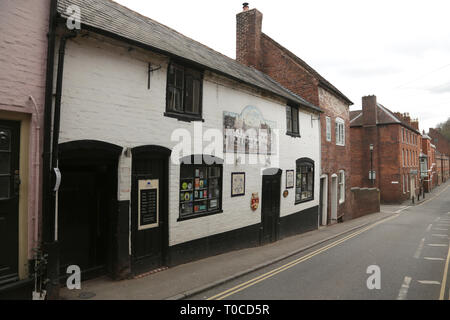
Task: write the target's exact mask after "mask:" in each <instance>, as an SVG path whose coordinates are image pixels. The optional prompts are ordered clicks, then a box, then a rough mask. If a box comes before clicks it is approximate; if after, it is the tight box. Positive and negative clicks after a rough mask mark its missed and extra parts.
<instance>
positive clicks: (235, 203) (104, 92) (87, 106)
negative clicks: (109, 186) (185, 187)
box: [60, 36, 320, 246]
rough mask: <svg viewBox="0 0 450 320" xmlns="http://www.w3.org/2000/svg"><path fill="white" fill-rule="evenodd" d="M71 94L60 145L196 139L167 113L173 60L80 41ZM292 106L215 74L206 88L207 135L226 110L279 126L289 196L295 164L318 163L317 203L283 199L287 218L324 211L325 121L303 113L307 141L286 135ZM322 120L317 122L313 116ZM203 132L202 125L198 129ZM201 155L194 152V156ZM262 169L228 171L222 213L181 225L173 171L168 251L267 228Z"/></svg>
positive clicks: (125, 163) (75, 44)
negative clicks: (261, 204) (257, 114)
mask: <svg viewBox="0 0 450 320" xmlns="http://www.w3.org/2000/svg"><path fill="white" fill-rule="evenodd" d="M66 50H67V51H66V62H65V71H64V89H63V98H62V109H61V133H60V142H61V143H63V142H68V141H73V140H82V139H90V140H100V141H105V142H109V143H113V144H116V145H119V146H121V147H124V148H134V147H137V146H142V145H160V146H163V147H166V148H169V149H173V147H174V146H175V145H177V143H178V142H177V141H171V134H172V132H173V131H174V130H176V129H180V128H182V129H186V130H188V131H189V132H190V133H191V134H192V135H193V133H194V125H195V124H194V123H186V122H181V121H178V120H177V119H173V118H168V117H165V116H164V112H165V109H166V108H165V106H166V75H167V65H168V62H169V60H168V58H165V57H162V56H158V55H155V54H151V53H148V52H144V51H142V50H140V49H134V50H132V51H128V47H127V46H122V45H121V44H119V43H116V42H113V41H110V40H108V41H106V40H104V38H101V37H98V36H89V37H84V38H82V37H78V38H76V39H75V40H71V41H69V42H68V44H67V49H66ZM149 62H151V63H152V65H154V66H159V65H161V69H160V70H158V71H156V72H154V73H152V76H151V89H150V90H148V88H147V81H148V73H147V69H148V63H149ZM285 103H286V102H285V101H282V100H280V99H275V98H267V97H262V96H261V95H260V94H259V93H258V92H257V91H256V90H252V89H249V88H245V86H243V85H242V84H237V83H234V82H232V81H230V80H227V79H224V78H222V77H219V76H217V75H214V74H211V73H209V72H206V73H205V78H204V83H203V119H204V120H205V122H204V123H203V124H202V126H203V132H205V131H206V130H208V129H220V130H222V128H223V111H229V112H235V113H240V112H241V111H242V110H243V109H244V108H245V107H246V106H249V105H251V106H254V107H257V108H258V109H259V110H260V111H261V112H262V114H263V116H264V118H265V119H267V120H270V121H275V122H276V123H277V128H278V129H280V132H281V134H280V144H279V145H280V155H281V156H280V165H279V167H280V168H281V169H282V170H283V175H282V181H281V185H282V190H281V193H282V192H283V191H284V190H285V185H286V177H285V170H295V164H296V163H295V161H296V160H297V159H299V158H303V157H308V158H311V159H313V160H314V161H315V188H314V190H315V192H314V193H315V195H314V200H313V201H310V202H306V203H302V204H299V205H295V204H294V202H295V194H294V190H295V189H289V196H288V197H287V198H283V197H281V216H287V215H290V214H293V213H297V212H299V211H302V210H305V209H308V208H311V207H314V206H318V204H319V183H320V180H319V170H318V169H319V168H320V149H319V143H320V135H319V134H320V132H319V128H318V125H319V124H318V121H312V122H311V114H310V113H307V112H303V111H302V112H300V114H299V122H300V133H301V136H302V137H301V138H292V137H290V136H287V135H286V134H285V132H286V110H285ZM314 117H315V118H317V115H315V116H314ZM197 125H198V123H197ZM193 151H194V150H193ZM131 163H132V160H131V158H127V157H125V156H122V157H121V159H120V162H119V182H118V183H119V194H118V199H119V200H130V192H131ZM262 168H263V166H262V165H247V164H240V165H235V164H233V165H226V164H224V168H223V202H222V209H223V213H221V214H217V215H212V216H209V217H202V218H197V219H193V220H187V221H182V222H178V221H177V220H178V218H179V211H178V210H179V177H180V167H179V165H176V164H173V163H172V162H171V163H170V164H169V192H170V194H169V245H171V246H173V245H176V244H179V243H183V242H187V241H190V240H195V239H199V238H203V237H206V236H209V235H212V234H217V233H222V232H226V231H230V230H234V229H238V228H242V227H245V226H249V225H254V224H257V223H259V222H260V221H261V209H260V208H259V209H258V210H257V211H255V212H253V211H252V210H251V208H250V200H251V196H252V193H256V192H257V193H258V194H259V196H260V197H261V188H262V184H261V183H262V176H261V169H262ZM232 172H246V194H245V196H243V197H237V198H231V173H232Z"/></svg>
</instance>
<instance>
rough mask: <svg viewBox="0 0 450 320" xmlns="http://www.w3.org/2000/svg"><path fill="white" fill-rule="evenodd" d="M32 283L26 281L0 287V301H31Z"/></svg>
mask: <svg viewBox="0 0 450 320" xmlns="http://www.w3.org/2000/svg"><path fill="white" fill-rule="evenodd" d="M33 290H34V281H33V280H32V279H26V280H21V281H17V282H14V283H11V284H8V285H5V286H2V287H0V300H31V299H32V293H33Z"/></svg>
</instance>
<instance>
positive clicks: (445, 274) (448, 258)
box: [439, 243, 450, 300]
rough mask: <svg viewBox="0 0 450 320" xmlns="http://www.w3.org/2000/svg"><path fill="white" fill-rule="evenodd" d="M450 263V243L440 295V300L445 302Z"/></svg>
mask: <svg viewBox="0 0 450 320" xmlns="http://www.w3.org/2000/svg"><path fill="white" fill-rule="evenodd" d="M449 263H450V243H449V249H448V255H447V261H446V262H445V269H444V275H443V276H442V283H441V293H440V294H439V300H444V297H445V288H446V287H447V273H448V267H449ZM448 299H449V300H450V293H449V298H448Z"/></svg>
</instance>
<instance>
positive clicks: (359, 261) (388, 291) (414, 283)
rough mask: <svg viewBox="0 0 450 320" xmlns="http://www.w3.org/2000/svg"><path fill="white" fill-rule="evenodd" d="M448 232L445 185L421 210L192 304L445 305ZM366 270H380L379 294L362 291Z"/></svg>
mask: <svg viewBox="0 0 450 320" xmlns="http://www.w3.org/2000/svg"><path fill="white" fill-rule="evenodd" d="M394 208H395V207H394ZM395 209H397V208H395ZM449 229H450V188H449V186H448V185H447V186H444V187H443V188H442V189H440V190H437V191H435V192H433V193H431V194H428V195H427V199H426V201H425V202H423V203H421V204H419V205H416V206H412V207H403V208H400V209H399V210H396V214H394V215H393V216H391V217H388V218H387V219H384V220H382V221H380V222H377V223H375V224H372V225H370V226H368V227H366V228H363V229H360V230H357V231H355V232H352V233H350V234H347V235H345V236H343V237H341V238H339V239H335V240H333V241H330V242H329V243H325V244H323V245H321V246H320V247H319V248H317V247H315V248H313V249H311V250H309V251H308V252H303V253H302V254H300V255H298V256H295V257H291V258H289V259H288V260H285V261H282V262H280V263H279V264H277V265H272V266H270V267H268V268H265V269H264V270H260V271H258V272H255V273H252V274H249V275H247V276H245V277H242V278H239V279H237V280H235V281H233V282H229V283H226V284H225V285H222V286H220V287H216V288H214V289H213V290H210V291H207V292H203V293H202V294H200V295H197V296H194V297H191V299H210V300H223V299H225V300H267V299H275V300H285V299H293V300H297V299H298V300H309V299H327V300H328V299H330V300H331V299H338V300H339V299H350V300H354V299H362V300H384V299H387V300H396V299H398V300H416V299H425V300H438V299H445V300H447V299H449V280H448V275H447V271H448V268H449V258H450V251H449V235H450V232H449ZM370 266H378V267H379V271H380V276H381V277H380V284H381V287H380V288H379V289H377V288H375V289H373V290H370V289H368V286H367V282H368V279H369V277H371V276H372V274H373V271H371V272H370V273H368V272H367V271H368V268H369V267H370ZM445 269H447V270H445Z"/></svg>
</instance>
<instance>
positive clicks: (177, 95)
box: [165, 63, 203, 121]
mask: <svg viewBox="0 0 450 320" xmlns="http://www.w3.org/2000/svg"><path fill="white" fill-rule="evenodd" d="M202 84H203V75H202V73H201V72H199V71H196V70H194V69H190V68H186V67H183V66H180V65H177V64H174V63H171V64H170V65H169V70H168V73H167V98H166V113H165V115H166V116H171V117H176V118H179V119H180V120H187V121H189V120H200V119H201V116H202Z"/></svg>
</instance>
